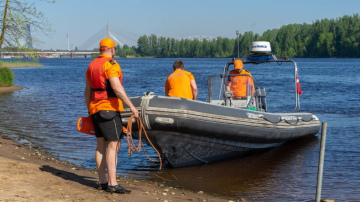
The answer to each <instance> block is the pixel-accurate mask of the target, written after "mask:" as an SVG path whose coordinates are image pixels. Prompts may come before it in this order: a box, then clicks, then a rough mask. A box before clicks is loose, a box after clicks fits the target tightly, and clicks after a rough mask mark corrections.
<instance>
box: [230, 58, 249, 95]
mask: <svg viewBox="0 0 360 202" xmlns="http://www.w3.org/2000/svg"><path fill="white" fill-rule="evenodd" d="M243 66H244V64H243V62H242V61H241V60H235V61H234V70H232V71H231V72H230V73H229V74H230V75H231V74H243V75H244V76H232V77H231V81H229V83H228V85H227V86H226V90H227V91H230V90H231V91H232V92H233V97H232V98H233V99H246V97H247V96H252V94H253V93H254V92H255V88H254V81H253V79H252V77H250V76H251V73H250V72H249V71H247V70H246V69H243ZM246 75H249V76H246Z"/></svg>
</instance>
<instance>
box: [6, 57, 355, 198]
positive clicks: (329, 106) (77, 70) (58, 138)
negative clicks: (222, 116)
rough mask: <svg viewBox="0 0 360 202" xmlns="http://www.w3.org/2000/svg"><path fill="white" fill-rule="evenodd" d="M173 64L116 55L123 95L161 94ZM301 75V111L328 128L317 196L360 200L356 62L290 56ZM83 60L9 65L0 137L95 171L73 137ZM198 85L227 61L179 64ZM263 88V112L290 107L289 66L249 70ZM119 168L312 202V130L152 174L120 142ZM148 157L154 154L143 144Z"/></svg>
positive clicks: (85, 144) (180, 183) (89, 144)
mask: <svg viewBox="0 0 360 202" xmlns="http://www.w3.org/2000/svg"><path fill="white" fill-rule="evenodd" d="M175 60H176V59H123V58H122V59H118V60H117V61H118V62H119V63H120V65H121V68H122V70H123V73H124V87H125V89H126V91H127V94H128V95H129V96H130V97H131V96H139V95H143V93H144V92H147V91H152V92H154V93H155V94H156V95H163V94H164V84H165V80H166V77H167V76H168V75H169V74H170V73H171V72H172V71H173V70H172V64H173V62H174V61H175ZM294 60H295V61H296V62H297V64H298V67H299V69H300V71H299V79H300V84H301V89H302V91H303V92H304V94H303V95H301V96H300V99H301V111H304V112H305V111H306V112H311V113H314V114H315V115H317V116H318V117H319V119H320V120H321V121H322V122H327V123H328V129H327V140H326V150H325V164H324V174H323V178H324V179H323V190H322V198H331V199H336V200H338V201H360V191H359V187H360V146H359V145H360V139H359V137H360V136H359V135H360V133H359V131H360V121H359V116H360V108H359V107H360V93H359V89H360V65H359V64H360V59H302V58H299V59H294ZM90 61H91V59H89V58H74V59H70V58H68V59H65V58H54V59H50V58H49V59H41V60H40V62H41V63H42V64H44V67H40V68H20V69H12V70H13V72H14V74H15V82H14V84H15V85H16V86H22V87H24V89H23V90H21V91H16V92H13V93H6V94H0V136H8V137H11V138H12V139H14V140H16V141H18V142H20V143H23V144H29V145H33V146H39V147H41V148H42V149H43V150H45V151H47V152H49V153H50V154H52V155H53V156H55V157H58V158H59V159H61V160H66V161H70V162H72V163H75V164H77V165H82V166H85V167H88V168H95V164H94V150H95V144H96V141H95V138H94V137H93V136H89V135H85V134H82V133H79V132H77V130H76V121H77V119H78V118H79V117H81V116H87V110H86V107H85V103H84V96H83V94H84V87H85V71H86V69H87V65H88V64H89V62H90ZM183 61H184V63H185V69H186V70H189V71H191V72H192V73H193V74H194V76H195V79H196V82H197V85H198V88H199V96H198V100H202V101H205V100H206V94H207V77H208V76H209V75H213V74H220V73H222V70H223V67H224V65H225V63H226V62H229V59H228V58H219V59H189V58H185V59H183ZM247 69H248V70H249V71H250V72H251V73H252V74H253V77H254V78H255V81H256V83H257V86H261V87H265V88H266V92H267V103H268V110H269V111H270V112H291V111H292V109H293V107H294V99H293V97H294V92H293V91H294V90H293V89H294V87H293V80H292V78H293V68H292V67H291V66H289V65H287V64H282V65H275V66H274V65H268V64H265V65H257V66H251V67H248V68H247ZM121 145H122V148H121V150H120V153H119V163H118V164H119V165H118V172H119V174H120V175H132V176H134V177H137V178H143V179H151V180H158V181H162V182H165V183H166V184H167V185H169V186H174V187H183V188H186V189H190V190H193V191H204V192H206V193H210V194H215V195H222V196H225V197H229V198H233V199H240V198H245V199H247V200H253V201H310V200H313V199H315V193H316V182H317V171H318V169H317V166H318V158H319V145H320V132H319V134H317V135H316V136H314V137H310V138H306V139H303V140H300V141H296V142H291V143H288V144H285V145H283V146H281V147H278V148H274V149H270V150H268V151H265V152H261V153H258V154H254V155H251V156H248V157H245V158H241V159H236V160H232V161H226V162H221V163H214V164H209V165H203V166H194V167H187V168H179V169H163V170H158V166H159V165H158V164H156V163H152V162H150V161H148V159H147V158H146V157H145V155H144V154H143V153H133V155H132V157H129V156H128V153H127V142H126V140H125V139H123V141H122V144H121ZM145 149H146V152H147V153H148V154H149V155H150V157H152V158H156V157H157V155H156V153H155V152H153V151H152V148H151V147H148V146H146V147H145Z"/></svg>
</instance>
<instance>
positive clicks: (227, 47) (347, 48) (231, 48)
mask: <svg viewBox="0 0 360 202" xmlns="http://www.w3.org/2000/svg"><path fill="white" fill-rule="evenodd" d="M253 41H269V42H270V44H271V48H272V52H273V53H274V54H275V55H277V56H278V57H285V56H288V57H302V58H312V57H313V58H331V57H334V58H359V57H360V18H359V14H354V15H352V16H349V15H344V16H343V17H340V18H336V19H326V18H325V19H321V20H316V21H315V22H313V23H312V24H307V23H303V24H289V25H284V26H282V27H280V28H279V29H271V30H267V31H265V32H264V33H263V34H262V35H260V34H256V33H255V34H254V33H253V32H252V31H248V32H245V33H244V34H239V36H238V38H235V39H234V38H233V39H229V38H225V37H217V38H215V39H213V40H206V39H204V40H201V41H200V40H197V39H195V40H190V39H174V38H169V37H158V36H156V35H155V34H151V35H150V36H146V35H143V36H141V37H139V39H138V41H137V47H135V46H132V47H129V46H127V45H124V46H123V47H121V48H120V47H118V49H117V52H116V55H118V56H120V57H159V58H164V57H165V58H166V57H175V58H176V57H187V58H198V57H200V58H213V57H237V55H238V54H237V51H238V44H239V55H240V57H246V56H247V55H249V54H250V45H251V42H253Z"/></svg>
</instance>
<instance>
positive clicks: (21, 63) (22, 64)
mask: <svg viewBox="0 0 360 202" xmlns="http://www.w3.org/2000/svg"><path fill="white" fill-rule="evenodd" d="M42 66H43V65H42V64H40V63H39V62H37V61H11V62H7V61H6V62H5V61H0V67H8V68H19V67H42Z"/></svg>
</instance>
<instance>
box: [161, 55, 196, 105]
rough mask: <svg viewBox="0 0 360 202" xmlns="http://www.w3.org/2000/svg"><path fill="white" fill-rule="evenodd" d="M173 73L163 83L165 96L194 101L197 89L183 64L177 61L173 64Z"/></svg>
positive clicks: (192, 77) (192, 76)
mask: <svg viewBox="0 0 360 202" xmlns="http://www.w3.org/2000/svg"><path fill="white" fill-rule="evenodd" d="M173 68H174V72H173V73H172V74H170V76H168V78H167V79H166V82H165V95H166V96H170V97H182V98H187V99H193V100H196V97H197V94H198V89H197V86H196V82H195V78H194V75H192V74H191V72H188V71H185V70H184V62H183V61H182V60H177V61H175V62H174V64H173Z"/></svg>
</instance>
